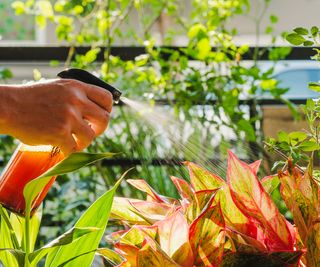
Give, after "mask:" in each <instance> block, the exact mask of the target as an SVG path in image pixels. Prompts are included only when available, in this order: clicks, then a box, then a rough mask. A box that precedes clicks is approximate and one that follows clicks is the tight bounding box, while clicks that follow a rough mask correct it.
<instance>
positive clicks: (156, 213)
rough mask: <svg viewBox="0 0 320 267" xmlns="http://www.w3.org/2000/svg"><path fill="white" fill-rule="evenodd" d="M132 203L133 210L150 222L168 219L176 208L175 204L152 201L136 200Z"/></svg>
mask: <svg viewBox="0 0 320 267" xmlns="http://www.w3.org/2000/svg"><path fill="white" fill-rule="evenodd" d="M131 205H132V207H133V209H134V210H133V212H134V213H136V214H137V215H138V216H140V217H142V218H143V219H144V220H145V221H147V222H148V223H150V224H154V223H156V222H157V221H161V220H164V219H166V218H167V217H168V216H169V215H170V214H172V213H173V212H174V210H175V206H174V205H168V204H164V203H158V202H150V201H135V202H132V203H131Z"/></svg>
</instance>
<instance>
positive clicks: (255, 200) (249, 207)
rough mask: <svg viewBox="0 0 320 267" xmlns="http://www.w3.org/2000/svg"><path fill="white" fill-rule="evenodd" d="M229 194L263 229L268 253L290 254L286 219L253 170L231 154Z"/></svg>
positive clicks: (290, 243)
mask: <svg viewBox="0 0 320 267" xmlns="http://www.w3.org/2000/svg"><path fill="white" fill-rule="evenodd" d="M227 176H228V183H229V186H230V193H231V196H232V198H233V200H234V202H235V204H236V205H237V206H238V208H239V209H240V210H241V211H242V213H243V214H245V215H247V216H248V217H251V218H252V219H254V220H255V221H256V222H258V223H260V224H261V226H263V229H264V231H265V237H266V239H265V243H266V245H267V247H268V248H269V249H270V250H271V251H276V250H293V248H294V243H295V238H294V237H293V236H292V235H291V233H292V231H291V230H290V229H289V227H293V226H290V225H289V224H287V222H286V220H285V218H284V217H283V216H282V214H281V213H280V212H279V210H278V209H277V207H276V205H275V204H274V203H273V201H272V199H271V198H270V196H269V195H268V194H267V193H266V192H265V190H264V189H263V186H262V184H261V183H260V181H259V180H258V178H257V176H256V174H255V173H254V171H253V170H252V168H251V167H250V166H249V165H247V164H246V163H244V162H241V161H240V160H239V159H238V158H237V157H236V156H235V155H234V154H233V153H232V152H231V151H229V161H228V170H227Z"/></svg>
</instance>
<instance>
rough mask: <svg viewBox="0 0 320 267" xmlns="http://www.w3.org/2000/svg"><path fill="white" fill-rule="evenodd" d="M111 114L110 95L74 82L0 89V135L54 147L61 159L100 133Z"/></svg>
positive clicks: (98, 88) (56, 81) (101, 90)
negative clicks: (59, 153)
mask: <svg viewBox="0 0 320 267" xmlns="http://www.w3.org/2000/svg"><path fill="white" fill-rule="evenodd" d="M111 110H112V95H111V93H110V92H108V91H107V90H104V89H102V88H100V87H97V86H94V85H89V84H86V83H83V82H80V81H77V80H70V79H55V80H49V81H45V82H38V83H34V84H28V85H12V86H0V111H1V112H0V117H1V118H0V132H1V133H4V134H9V135H12V136H14V137H16V138H18V139H19V140H21V141H22V142H23V143H25V144H28V145H48V144H50V145H53V146H57V147H59V148H60V149H61V150H62V152H63V153H64V154H65V155H68V154H70V153H72V152H74V151H78V150H82V149H84V148H86V147H87V146H89V145H90V143H91V142H92V140H93V139H94V138H95V137H96V136H98V135H100V134H101V133H103V132H104V130H105V129H106V127H107V125H108V122H109V117H110V112H111Z"/></svg>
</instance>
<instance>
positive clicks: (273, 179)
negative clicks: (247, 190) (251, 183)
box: [261, 175, 280, 195]
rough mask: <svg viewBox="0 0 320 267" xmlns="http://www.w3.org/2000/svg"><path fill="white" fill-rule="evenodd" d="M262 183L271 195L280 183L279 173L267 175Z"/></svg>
mask: <svg viewBox="0 0 320 267" xmlns="http://www.w3.org/2000/svg"><path fill="white" fill-rule="evenodd" d="M261 184H262V186H263V188H264V190H265V191H266V192H267V194H268V195H271V194H272V193H273V191H274V190H276V189H277V188H278V186H279V185H280V179H279V177H278V175H270V176H266V177H264V178H263V179H262V180H261Z"/></svg>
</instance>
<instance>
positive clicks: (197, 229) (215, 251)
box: [189, 205, 224, 266]
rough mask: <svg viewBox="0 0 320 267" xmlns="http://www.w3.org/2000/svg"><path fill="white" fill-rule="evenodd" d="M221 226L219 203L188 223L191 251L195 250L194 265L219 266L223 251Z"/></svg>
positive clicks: (221, 216)
mask: <svg viewBox="0 0 320 267" xmlns="http://www.w3.org/2000/svg"><path fill="white" fill-rule="evenodd" d="M223 227H224V220H223V215H222V212H221V209H220V206H219V205H216V206H214V207H211V208H209V209H207V210H205V211H204V212H202V213H201V215H200V216H199V217H198V218H197V219H196V220H195V221H193V223H192V224H191V225H190V230H189V236H190V244H191V247H192V251H194V252H195V257H196V258H195V263H194V264H195V266H219V262H220V260H221V259H222V255H223V251H224V231H222V230H223ZM221 231H222V232H223V234H221Z"/></svg>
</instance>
